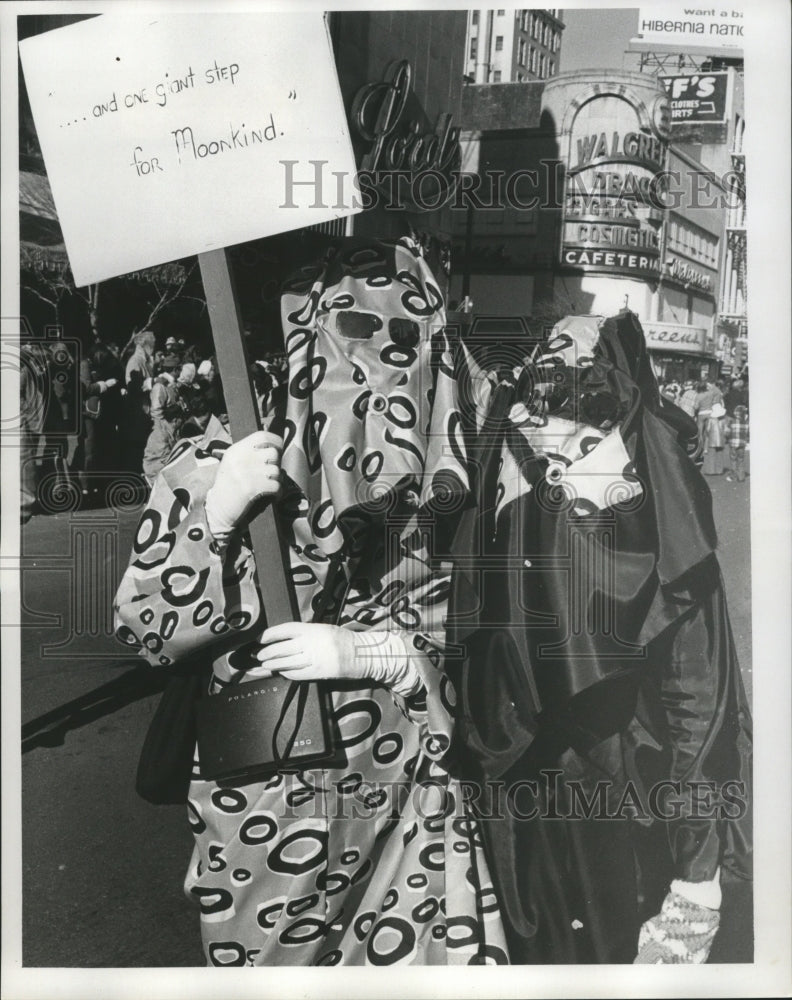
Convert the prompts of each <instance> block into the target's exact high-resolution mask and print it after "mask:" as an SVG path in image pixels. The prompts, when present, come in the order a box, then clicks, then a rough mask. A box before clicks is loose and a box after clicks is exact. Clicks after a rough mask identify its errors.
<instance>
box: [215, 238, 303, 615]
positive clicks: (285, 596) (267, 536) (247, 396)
mask: <svg viewBox="0 0 792 1000" xmlns="http://www.w3.org/2000/svg"><path fill="white" fill-rule="evenodd" d="M198 263H199V265H200V268H201V278H202V280H203V286H204V293H205V295H206V304H207V306H208V309H209V319H210V322H211V324H212V336H213V339H214V346H215V356H216V358H217V367H218V371H219V372H220V378H221V380H222V383H223V394H224V396H225V403H226V409H227V411H228V419H229V421H230V424H231V436H232V438H233V439H234V440H235V441H240V440H241V439H242V438H243V437H247V435H248V434H252V433H253V432H254V431H258V430H261V415H260V413H259V408H258V405H257V403H256V393H255V390H254V387H253V381H252V379H251V375H250V365H249V361H248V358H247V353H246V351H245V344H244V340H243V336H242V324H241V319H240V314H239V304H238V302H237V296H236V291H235V289H234V282H233V275H232V272H231V266H230V263H229V260H228V254H227V251H226V250H210V251H209V252H207V253H201V254H198ZM248 531H249V533H250V541H251V545H252V547H253V558H254V560H255V564H256V573H257V575H258V581H259V590H260V592H261V600H262V602H263V604H264V613H265V616H266V620H267V625H279V624H280V623H281V622H287V621H298V620H299V617H300V616H299V612H298V610H297V606H296V600H295V598H294V593H293V591H292V588H291V585H290V582H289V575H288V556H287V554H286V551H285V548H284V546H283V543H282V541H281V537H280V532H279V530H278V523H277V518H276V515H275V511H274V509H273V505H272V504H269V505H268V506H267V507H266V508H265V509H264V510H263V511H262V512H261V513H260V514H258V515H257V516H256V517H254V518H253V519H252V520H251V521H250V523H249V525H248ZM265 585H266V589H265Z"/></svg>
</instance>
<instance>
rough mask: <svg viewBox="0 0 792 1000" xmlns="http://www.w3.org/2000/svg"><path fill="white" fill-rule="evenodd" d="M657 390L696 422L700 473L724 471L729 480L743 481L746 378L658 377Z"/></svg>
mask: <svg viewBox="0 0 792 1000" xmlns="http://www.w3.org/2000/svg"><path fill="white" fill-rule="evenodd" d="M660 393H661V395H662V396H663V397H664V398H665V399H667V400H669V401H670V402H672V403H674V404H676V405H677V406H679V407H680V408H681V409H683V410H684V411H685V412H686V413H687V414H689V415H690V416H691V417H693V419H694V420H695V421H696V423H697V424H698V431H699V440H700V442H701V447H702V451H703V456H704V466H703V469H702V471H703V472H704V475H705V476H720V475H724V474H725V475H726V478H727V479H728V480H729V481H730V482H732V481H734V480H735V479H736V480H737V481H738V482H743V481H744V479H745V476H746V448H747V445H748V441H749V437H748V385H747V380H746V379H745V378H743V377H737V378H734V379H731V380H728V383H727V380H725V379H718V380H717V381H714V382H709V381H706V380H701V381H699V382H694V381H687V382H683V383H681V384H680V383H679V382H676V381H673V380H670V381H661V382H660Z"/></svg>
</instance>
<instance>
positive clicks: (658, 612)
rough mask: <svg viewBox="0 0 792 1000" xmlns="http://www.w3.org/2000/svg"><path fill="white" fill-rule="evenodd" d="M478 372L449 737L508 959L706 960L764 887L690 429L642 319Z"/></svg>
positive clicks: (738, 700) (597, 328)
mask: <svg viewBox="0 0 792 1000" xmlns="http://www.w3.org/2000/svg"><path fill="white" fill-rule="evenodd" d="M468 367H469V372H470V375H471V376H472V377H473V378H474V379H475V380H476V382H477V385H476V392H474V393H473V394H472V395H473V396H477V398H478V400H479V401H480V405H478V407H477V409H478V412H477V413H474V414H473V415H472V419H471V421H470V422H471V424H472V425H473V429H472V431H471V433H470V441H469V442H468V448H469V451H470V452H471V459H475V460H476V462H477V464H478V479H477V482H476V484H475V487H474V494H475V497H476V502H475V504H474V505H473V506H472V507H471V509H470V510H469V511H467V513H466V515H465V519H464V521H463V522H462V524H461V526H460V531H459V536H458V539H457V542H456V547H457V553H458V566H457V570H456V572H455V574H454V580H453V587H452V601H451V604H450V607H449V639H450V640H452V641H456V642H458V643H460V644H461V646H462V647H463V648H464V659H463V661H462V662H461V665H460V666H459V675H458V676H457V675H455V678H454V679H455V682H456V686H457V690H458V691H459V694H460V699H459V707H458V713H459V718H458V724H457V728H456V737H457V741H458V751H459V755H460V759H461V764H460V769H461V773H462V774H463V775H465V776H466V777H467V778H469V779H471V788H472V790H473V793H474V794H475V796H476V799H477V801H476V803H475V804H476V809H477V812H478V814H479V815H480V817H481V819H482V828H483V832H484V837H485V843H486V844H487V851H488V858H489V861H490V866H491V869H492V871H493V878H494V880H495V883H496V890H497V892H498V895H499V898H500V901H501V907H502V909H503V913H504V922H505V924H506V927H507V932H508V936H509V945H510V955H511V960H512V961H513V962H516V963H562V962H566V963H571V962H629V961H632V960H633V959H635V956H636V951H638V958H637V961H639V962H664V963H666V962H667V963H676V962H701V961H704V960H706V957H707V955H708V953H709V949H710V946H711V944H712V941H713V938H714V935H715V932H716V930H717V927H718V922H719V909H718V908H719V905H720V899H721V891H720V876H721V873H723V874H724V876H726V875H728V877H730V878H732V877H734V878H737V879H742V880H747V879H749V878H750V821H751V814H750V804H749V796H750V780H751V764H750V746H751V720H750V713H749V710H748V707H747V703H746V698H745V694H744V689H743V685H742V678H741V675H740V671H739V666H738V663H737V658H736V655H735V650H734V643H733V639H732V635H731V629H730V625H729V619H728V613H727V608H726V603H725V598H724V591H723V584H722V580H721V576H720V570H719V567H718V563H717V559H716V555H715V548H716V533H715V527H714V522H713V518H712V503H711V496H710V493H709V489H708V487H707V485H706V483H705V481H704V479H703V477H702V475H701V472H700V471H699V468H698V467H697V465H696V463H695V462H694V460H693V458H694V457H696V456H697V448H698V445H697V434H696V426H695V422H694V421H693V420H691V419H690V418H689V417H688V416H687V415H686V414H685V413H684V412H683V411H682V410H680V409H679V408H678V407H676V406H675V405H674V404H673V403H671V402H670V401H668V400H663V399H661V397H660V395H659V393H658V389H657V384H656V381H655V379H654V375H653V374H652V371H651V367H650V363H649V356H648V352H647V350H646V346H645V342H644V337H643V332H642V330H641V328H640V325H639V323H638V321H637V319H636V318H635V316H634V315H633V314H632V313H628V312H625V313H622V314H620V315H619V316H618V317H616V318H614V319H610V320H605V321H604V322H603V321H598V320H597V318H595V317H570V318H568V319H567V320H564V321H562V322H560V323H559V324H557V326H556V327H555V328H554V330H553V332H552V334H551V336H550V337H549V339H548V340H547V341H546V342H545V343H542V344H541V345H539V346H538V347H537V349H536V351H535V352H534V354H533V356H532V357H531V358H530V362H529V363H525V364H523V365H520V366H518V367H517V368H514V367H513V366H511V367H507V368H505V369H504V370H500V371H497V370H496V371H490V372H487V371H483V370H481V369H480V368H479V367H478V366H477V365H476V362H475V360H474V358H473V356H472V355H470V356H469V360H468ZM476 555H478V556H479V557H484V558H483V559H479V561H480V565H481V566H485V567H486V569H485V570H484V569H479V568H478V567H477V562H476ZM702 788H704V789H706V791H705V792H702V791H701V789H702ZM702 794H703V795H705V799H706V803H705V805H703V806H702V803H701V796H702ZM639 929H640V941H639Z"/></svg>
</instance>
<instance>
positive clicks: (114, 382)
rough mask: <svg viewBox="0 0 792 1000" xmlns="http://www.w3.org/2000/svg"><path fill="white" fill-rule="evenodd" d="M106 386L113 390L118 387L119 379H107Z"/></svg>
mask: <svg viewBox="0 0 792 1000" xmlns="http://www.w3.org/2000/svg"><path fill="white" fill-rule="evenodd" d="M104 384H105V386H107V388H108V389H112V388H113V386H114V385H118V379H117V378H106V379H105V380H104Z"/></svg>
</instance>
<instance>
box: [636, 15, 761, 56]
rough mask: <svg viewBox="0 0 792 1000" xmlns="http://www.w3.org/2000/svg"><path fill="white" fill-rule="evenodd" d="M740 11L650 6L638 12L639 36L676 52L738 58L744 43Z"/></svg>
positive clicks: (639, 41) (642, 42)
mask: <svg viewBox="0 0 792 1000" xmlns="http://www.w3.org/2000/svg"><path fill="white" fill-rule="evenodd" d="M744 25H745V17H744V15H743V11H741V10H735V9H734V7H733V6H732V5H731V4H729V6H728V7H707V8H697V7H685V6H683V5H682V4H667V3H660V4H651V5H650V6H648V7H640V8H639V10H638V37H637V38H634V39H632V40H631V42H632V43H637V44H638V45H642V46H643V47H646V46H647V45H650V46H652V45H661V46H665V45H667V46H670V47H671V48H673V49H674V50H675V51H678V52H681V51H684V50H685V49H702V50H706V51H707V52H723V54H724V55H729V54H731V55H734V56H739V55H740V53H741V52H742V46H743V44H744Z"/></svg>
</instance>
